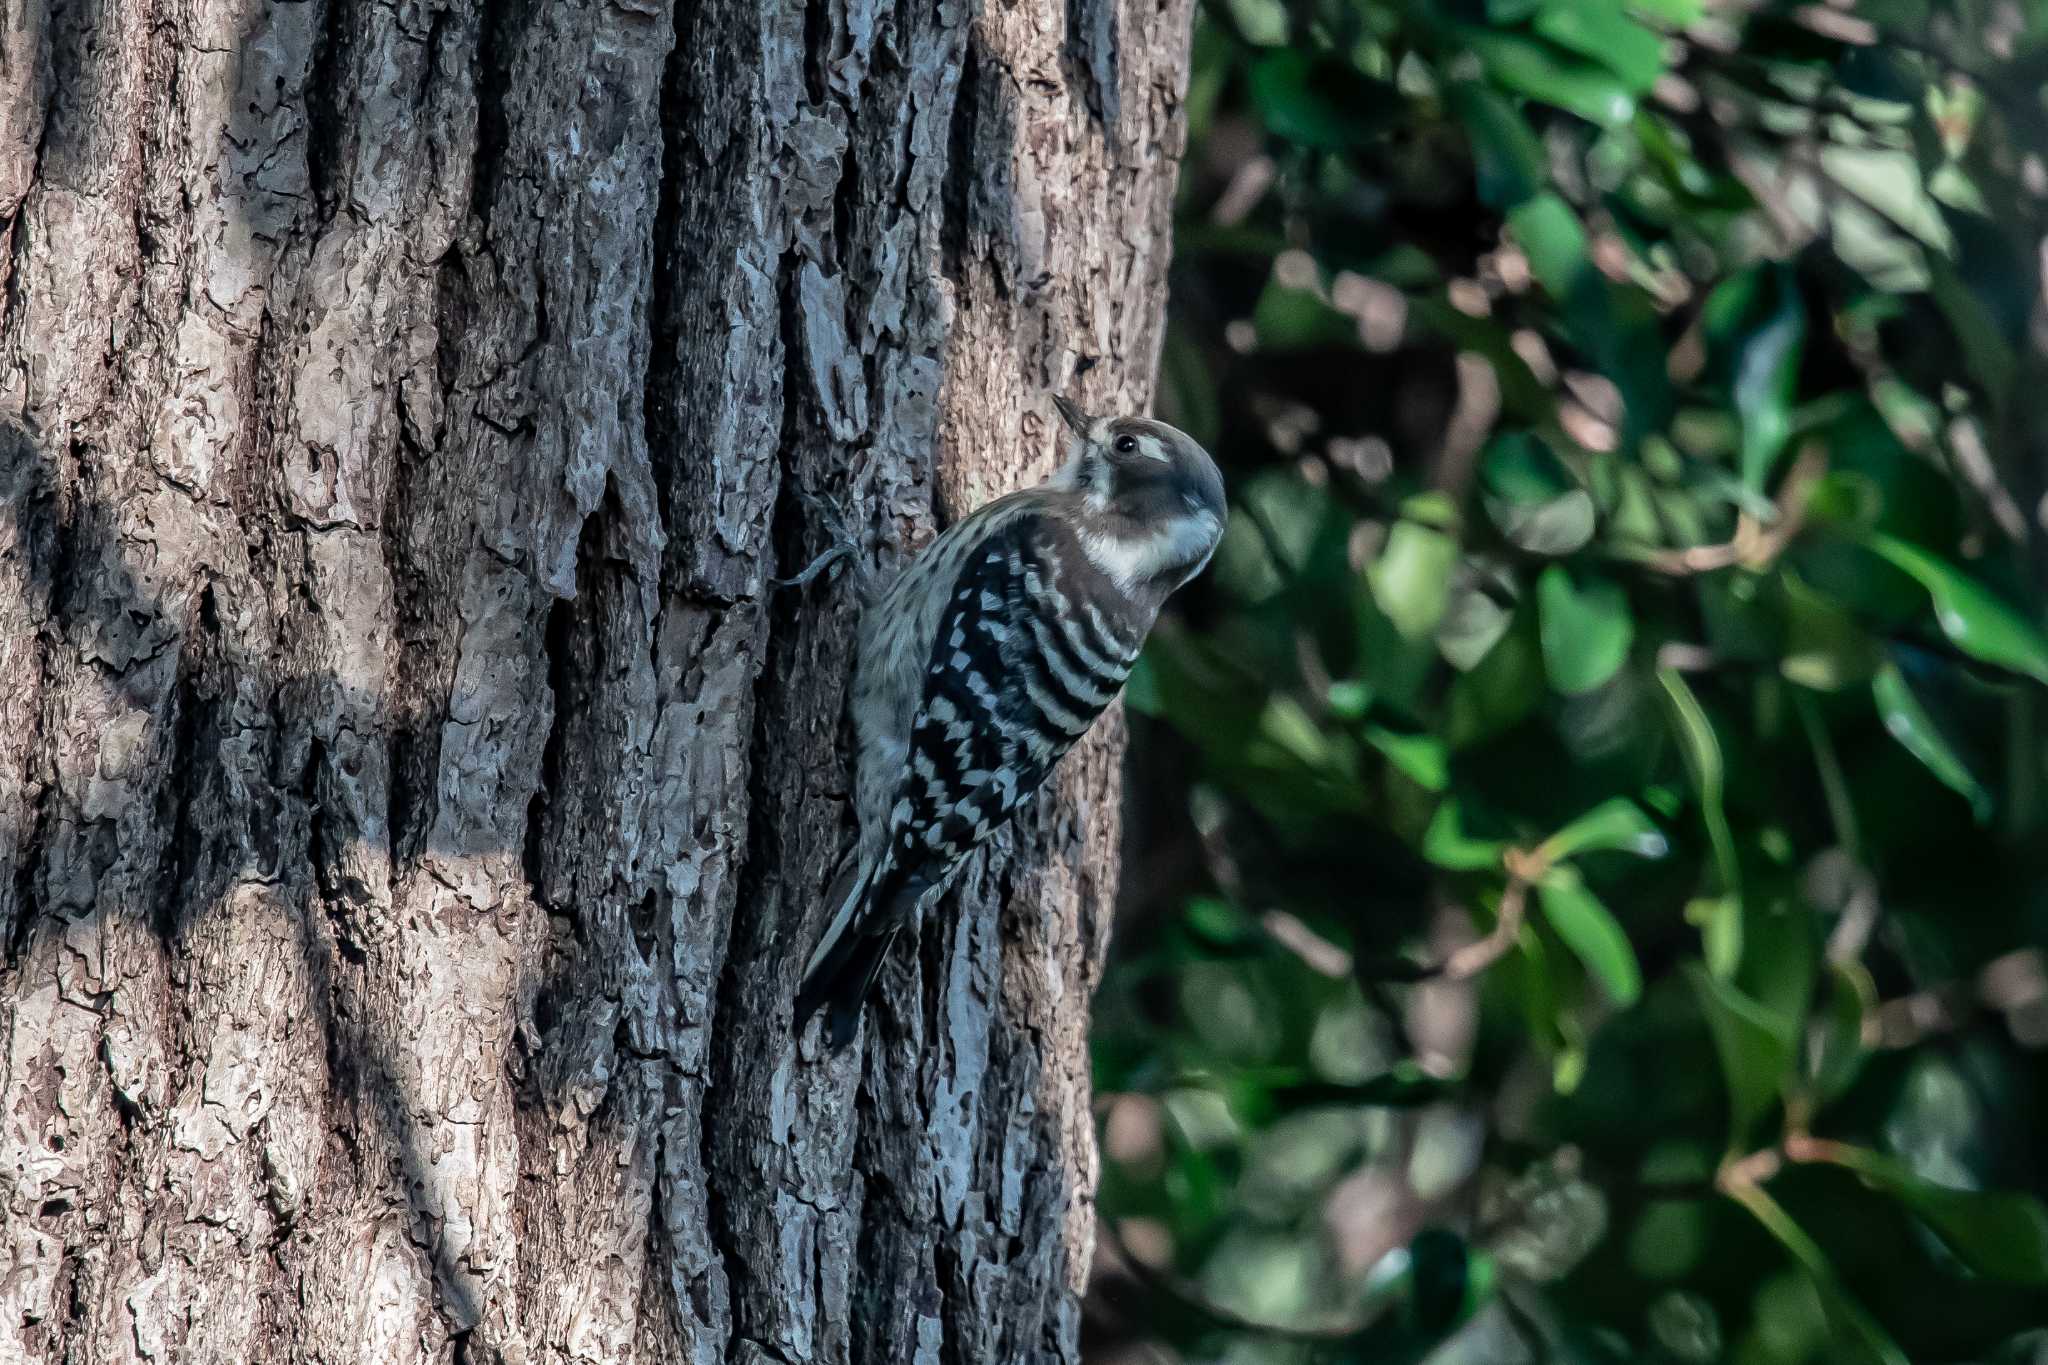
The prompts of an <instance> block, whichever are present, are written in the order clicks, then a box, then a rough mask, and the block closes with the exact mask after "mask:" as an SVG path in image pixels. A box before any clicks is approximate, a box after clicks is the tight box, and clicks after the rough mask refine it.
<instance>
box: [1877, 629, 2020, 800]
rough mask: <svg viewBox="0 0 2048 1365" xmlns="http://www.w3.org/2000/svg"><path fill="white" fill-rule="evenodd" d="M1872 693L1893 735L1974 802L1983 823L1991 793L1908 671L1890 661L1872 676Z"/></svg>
mask: <svg viewBox="0 0 2048 1365" xmlns="http://www.w3.org/2000/svg"><path fill="white" fill-rule="evenodd" d="M1870 692H1871V696H1872V697H1873V699H1875V701H1876V702H1877V713H1878V715H1879V716H1881V717H1882V718H1883V719H1884V728H1885V730H1886V732H1888V733H1889V734H1890V735H1891V737H1892V738H1893V739H1896V740H1897V741H1898V742H1899V743H1900V744H1902V745H1904V746H1905V748H1906V752H1908V753H1910V754H1912V755H1913V757H1915V758H1917V759H1919V760H1920V762H1921V763H1922V764H1924V765H1926V768H1927V771H1929V772H1931V773H1933V774H1934V775H1935V776H1936V777H1937V778H1939V779H1940V780H1941V782H1942V784H1943V785H1944V786H1946V787H1948V788H1949V789H1950V790H1952V791H1955V792H1956V793H1958V794H1959V795H1961V796H1962V797H1963V799H1964V800H1966V801H1968V802H1969V803H1970V811H1971V813H1972V814H1974V815H1975V816H1976V817H1977V820H1978V822H1979V823H1982V822H1983V821H1986V820H1989V819H1990V818H1991V804H1992V803H1991V793H1990V791H1989V790H1987V789H1986V788H1985V786H1984V784H1983V783H1982V782H1979V781H1978V780H1977V776H1976V774H1975V773H1972V772H1971V771H1970V765H1969V764H1967V763H1965V762H1964V761H1963V757H1962V755H1961V754H1959V753H1957V752H1956V749H1955V746H1954V745H1953V744H1952V743H1950V741H1949V738H1948V736H1946V735H1944V734H1943V733H1942V732H1941V727H1940V726H1939V725H1938V724H1936V723H1935V720H1934V717H1933V716H1931V715H1929V714H1928V711H1927V708H1926V707H1925V706H1924V705H1922V704H1921V701H1920V698H1919V697H1917V696H1915V695H1914V693H1913V689H1912V687H1911V686H1910V685H1909V684H1908V683H1907V682H1906V677H1905V674H1903V673H1901V672H1900V671H1899V666H1898V665H1897V664H1895V663H1887V664H1885V665H1884V667H1882V668H1881V669H1879V670H1878V673H1877V676H1876V677H1875V678H1874V679H1872V680H1871V684H1870Z"/></svg>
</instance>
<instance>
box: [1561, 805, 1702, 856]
mask: <svg viewBox="0 0 2048 1365" xmlns="http://www.w3.org/2000/svg"><path fill="white" fill-rule="evenodd" d="M1670 848H1671V845H1670V844H1669V842H1668V841H1666V839H1665V838H1664V832H1663V831H1662V830H1660V829H1658V828H1657V826H1656V825H1655V824H1654V823H1653V822H1652V821H1651V819H1650V817H1649V816H1647V815H1645V814H1643V810H1642V807H1640V806H1638V805H1637V804H1636V803H1635V802H1633V801H1631V800H1629V799H1628V798H1627V797H1625V796H1617V797H1615V798H1614V799H1613V800H1611V801H1603V802H1601V803H1600V804H1599V805H1597V806H1595V807H1594V808H1593V809H1592V810H1589V811H1587V812H1586V813H1585V814H1584V815H1581V816H1580V817H1579V818H1578V819H1576V820H1574V821H1572V822H1571V823H1570V824H1568V825H1566V826H1565V827H1564V828H1563V829H1560V830H1559V831H1557V833H1555V834H1553V835H1551V836H1550V837H1549V838H1548V839H1545V840H1544V841H1543V843H1542V846H1541V851H1542V853H1543V856H1544V857H1546V858H1548V859H1549V860H1551V861H1552V862H1561V861H1563V860H1565V859H1567V858H1574V857H1577V856H1578V855H1579V854H1581V853H1632V854H1634V855H1635V856H1636V857H1638V858H1661V857H1663V856H1664V855H1665V854H1666V853H1667V852H1669V851H1670Z"/></svg>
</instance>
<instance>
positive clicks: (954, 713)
mask: <svg viewBox="0 0 2048 1365" xmlns="http://www.w3.org/2000/svg"><path fill="white" fill-rule="evenodd" d="M1149 624H1150V622H1149V621H1148V620H1139V619H1136V616H1135V611H1134V607H1133V604H1132V603H1131V602H1130V600H1129V599H1128V598H1127V597H1125V596H1124V595H1123V594H1122V593H1120V592H1117V591H1116V589H1115V588H1114V586H1113V585H1112V584H1111V583H1110V582H1109V580H1108V579H1106V578H1105V577H1103V575H1102V574H1101V572H1100V571H1099V570H1097V569H1096V568H1095V567H1094V565H1093V564H1092V563H1091V562H1090V561H1089V560H1088V559H1087V557H1086V556H1085V554H1084V553H1083V552H1082V548H1081V546H1080V544H1079V542H1078V540H1077V539H1076V538H1075V535H1074V532H1073V531H1072V529H1071V528H1070V527H1069V526H1068V525H1066V524H1065V523H1064V522H1062V521H1059V520H1057V519H1055V518H1052V517H1049V516H1045V515H1041V514H1038V513H1035V512H1034V513H1026V514H1024V515H1021V516H1017V517H1015V518H1013V519H1011V520H1010V521H1008V522H1007V523H1006V524H1005V525H1004V526H1002V527H1001V529H999V530H997V531H995V532H993V533H992V534H990V535H989V536H988V537H987V538H986V539H985V540H984V541H983V542H982V543H981V544H980V545H979V546H977V547H976V548H975V550H974V551H973V553H972V554H971V555H970V556H969V557H968V559H967V560H966V561H965V562H964V563H963V564H962V565H961V567H960V572H959V576H958V577H957V578H956V580H955V581H954V584H953V589H952V594H951V596H950V598H949V599H948V601H947V603H946V607H945V610H944V613H943V614H942V615H941V617H940V619H939V627H938V631H937V633H936V634H935V635H934V637H933V640H932V653H931V658H930V661H929V663H928V665H927V667H926V670H925V682H924V697H923V701H922V703H921V704H920V705H919V707H918V711H917V715H916V718H915V720H914V721H913V722H912V725H911V733H910V745H909V755H908V762H907V764H906V766H905V771H904V776H903V783H902V786H901V788H900V789H899V792H898V796H897V800H896V802H895V804H894V806H893V807H892V809H891V810H890V818H889V849H888V855H887V856H888V857H889V859H890V861H891V862H892V863H894V864H895V865H896V870H897V871H898V872H899V874H900V875H903V876H904V877H906V879H907V880H909V881H910V882H912V883H916V882H920V881H922V882H925V883H926V884H930V883H935V882H938V881H940V880H942V879H943V876H944V873H945V872H946V871H947V870H949V869H950V867H951V866H952V865H953V864H955V863H957V862H958V861H959V860H960V859H961V858H964V857H965V856H966V855H967V854H968V853H969V852H971V851H972V850H973V849H974V847H975V845H977V844H979V843H980V842H981V841H982V840H983V839H985V838H987V837H988V835H989V834H990V833H991V832H992V831H993V830H995V829H996V828H997V827H998V826H1000V825H1001V824H1002V823H1003V822H1004V821H1005V820H1006V819H1008V818H1009V817H1010V815H1011V814H1012V813H1013V812H1014V811H1015V810H1016V808H1017V806H1018V804H1019V803H1020V802H1022V801H1023V800H1024V799H1025V798H1027V797H1028V796H1030V795H1031V793H1032V792H1034V791H1035V790H1037V788H1038V786H1039V784H1040V783H1041V782H1043V781H1044V780H1045V776H1046V774H1047V773H1048V772H1049V771H1051V769H1052V765H1053V764H1054V763H1056V762H1057V761H1058V760H1059V758H1060V756H1061V755H1062V754H1064V753H1065V752H1066V751H1067V750H1068V749H1069V748H1070V747H1072V745H1073V743H1074V741H1075V740H1077V739H1079V738H1080V737H1081V735H1082V734H1083V732H1085V731H1086V730H1087V729H1088V727H1089V725H1090V724H1091V723H1093V722H1094V720H1095V718H1096V717H1097V716H1098V715H1100V714H1101V713H1102V709H1103V708H1104V707H1105V706H1107V705H1108V704H1109V702H1110V700H1111V699H1112V698H1113V697H1115V696H1116V694H1117V690H1118V689H1119V688H1120V687H1122V686H1123V683H1124V679H1125V678H1126V677H1127V676H1128V675H1129V674H1130V671H1131V665H1132V664H1133V663H1135V662H1136V660H1137V657H1138V651H1139V649H1140V648H1141V647H1142V646H1143V644H1144V639H1145V628H1146V627H1147V626H1148V625H1149Z"/></svg>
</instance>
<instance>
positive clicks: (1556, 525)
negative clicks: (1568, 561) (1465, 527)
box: [1486, 488, 1594, 557]
mask: <svg viewBox="0 0 2048 1365" xmlns="http://www.w3.org/2000/svg"><path fill="white" fill-rule="evenodd" d="M1486 511H1487V515H1488V516H1490V517H1492V518H1493V523H1494V525H1496V526H1498V527H1500V533H1501V535H1503V536H1505V537H1506V538H1507V541H1508V543H1509V544H1510V545H1513V546H1514V547H1515V548H1516V549H1519V550H1526V551H1528V552H1529V553H1530V554H1532V555H1544V556H1548V557H1555V556H1559V555H1568V554H1571V553H1572V552H1573V551H1574V550H1578V549H1582V548H1584V546H1585V544H1586V542H1588V541H1590V540H1591V539H1592V538H1593V530H1594V512H1593V496H1592V494H1590V493H1588V492H1586V490H1585V489H1583V488H1574V489H1572V490H1571V491H1570V492H1568V493H1564V494H1561V495H1559V496H1558V497H1555V498H1552V499H1550V500H1549V501H1548V502H1537V503H1513V502H1502V501H1500V500H1499V499H1497V498H1488V499H1487V500H1486Z"/></svg>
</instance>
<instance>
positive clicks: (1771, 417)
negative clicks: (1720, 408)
mask: <svg viewBox="0 0 2048 1365" xmlns="http://www.w3.org/2000/svg"><path fill="white" fill-rule="evenodd" d="M1706 320H1707V325H1708V327H1709V329H1710V330H1719V329H1723V328H1725V329H1726V330H1728V331H1730V332H1732V333H1733V336H1732V337H1731V340H1732V342H1733V347H1734V354H1733V366H1734V369H1733V373H1732V374H1731V375H1730V377H1729V388H1730V393H1731V396H1732V397H1733V398H1734V400H1735V414H1736V416H1737V417H1738V418H1740V419H1741V423H1742V453H1741V458H1740V468H1741V470H1742V482H1743V484H1744V486H1745V487H1747V488H1749V489H1750V490H1751V491H1753V492H1762V491H1763V488H1764V485H1765V483H1766V481H1767V480H1768V479H1769V477H1770V472H1771V467H1772V465H1774V464H1775V463H1776V462H1777V458H1778V454H1779V452H1780V451H1782V450H1783V449H1784V448H1785V440H1786V437H1787V436H1788V435H1789V434H1790V432H1791V427H1792V417H1791V411H1792V397H1793V393H1794V391H1795V389H1796V386H1797V384H1798V381H1799V357H1800V354H1801V352H1802V351H1803V350H1804V349H1805V345H1806V304H1805V301H1804V300H1803V299H1802V298H1801V297H1800V295H1799V286H1798V283H1797V281H1796V278H1795V277H1794V276H1793V274H1792V271H1791V269H1790V268H1789V267H1783V266H1759V267H1757V269H1756V270H1754V271H1751V272H1749V273H1747V274H1745V275H1738V276H1735V277H1734V278H1732V279H1730V280H1729V281H1728V282H1727V283H1725V284H1723V285H1722V286H1721V287H1720V288H1718V289H1716V290H1715V291H1714V293H1713V295H1712V296H1711V297H1710V298H1709V299H1708V301H1707V318H1706Z"/></svg>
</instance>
